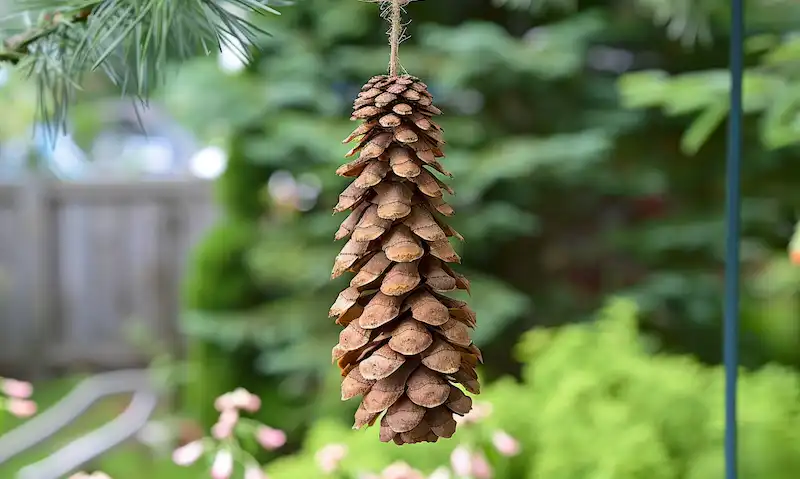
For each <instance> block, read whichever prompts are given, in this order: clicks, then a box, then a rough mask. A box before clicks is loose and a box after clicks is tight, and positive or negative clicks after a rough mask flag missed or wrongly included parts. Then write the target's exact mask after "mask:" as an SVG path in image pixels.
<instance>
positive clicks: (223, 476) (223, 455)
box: [211, 449, 233, 479]
mask: <svg viewBox="0 0 800 479" xmlns="http://www.w3.org/2000/svg"><path fill="white" fill-rule="evenodd" d="M231 474H233V455H232V454H231V452H230V451H229V450H227V449H222V450H220V451H219V452H217V455H216V457H214V462H213V463H212V464H211V477H212V478H213V479H229V478H230V477H231Z"/></svg>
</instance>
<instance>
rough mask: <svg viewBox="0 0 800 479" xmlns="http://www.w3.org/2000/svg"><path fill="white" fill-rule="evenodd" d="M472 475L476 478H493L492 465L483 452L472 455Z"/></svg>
mask: <svg viewBox="0 0 800 479" xmlns="http://www.w3.org/2000/svg"><path fill="white" fill-rule="evenodd" d="M472 475H473V476H474V478H475V479H492V467H491V466H490V465H489V462H488V461H487V460H486V456H484V455H483V453H480V452H478V453H475V454H473V455H472Z"/></svg>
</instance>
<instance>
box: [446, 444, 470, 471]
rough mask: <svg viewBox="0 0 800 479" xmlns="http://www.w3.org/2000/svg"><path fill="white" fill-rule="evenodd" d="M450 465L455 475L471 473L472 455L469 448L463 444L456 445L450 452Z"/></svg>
mask: <svg viewBox="0 0 800 479" xmlns="http://www.w3.org/2000/svg"><path fill="white" fill-rule="evenodd" d="M450 465H451V466H452V467H453V472H455V473H456V475H457V476H470V475H472V456H471V455H470V452H469V449H467V448H466V447H464V446H458V447H456V448H455V449H453V452H452V453H451V454H450Z"/></svg>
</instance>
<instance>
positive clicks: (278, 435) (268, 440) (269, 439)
mask: <svg viewBox="0 0 800 479" xmlns="http://www.w3.org/2000/svg"><path fill="white" fill-rule="evenodd" d="M256 439H257V440H258V443H259V444H261V447H263V448H264V449H266V450H268V451H272V450H275V449H278V448H279V447H281V446H283V445H284V444H286V433H285V432H283V431H281V430H280V429H275V428H271V427H269V426H261V427H259V428H258V430H257V431H256Z"/></svg>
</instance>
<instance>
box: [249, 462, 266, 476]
mask: <svg viewBox="0 0 800 479" xmlns="http://www.w3.org/2000/svg"><path fill="white" fill-rule="evenodd" d="M244 479H268V477H267V474H266V473H265V472H264V471H262V470H261V467H259V465H258V464H252V465H249V466H247V468H246V469H245V470H244Z"/></svg>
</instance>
